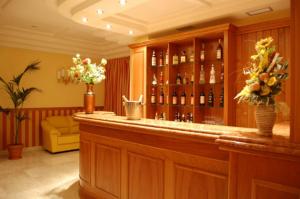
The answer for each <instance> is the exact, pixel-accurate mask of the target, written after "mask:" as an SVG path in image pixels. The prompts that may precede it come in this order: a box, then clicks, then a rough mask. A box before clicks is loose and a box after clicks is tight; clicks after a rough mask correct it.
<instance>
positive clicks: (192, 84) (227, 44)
mask: <svg viewBox="0 0 300 199" xmlns="http://www.w3.org/2000/svg"><path fill="white" fill-rule="evenodd" d="M234 31H235V27H234V26H232V25H230V24H225V25H219V26H215V27H210V28H205V29H199V30H197V31H192V32H189V33H182V34H177V35H172V36H168V37H165V38H160V39H156V40H150V41H148V42H145V43H142V44H134V45H131V46H130V47H131V48H132V49H133V50H132V51H133V52H135V51H136V50H137V49H141V46H143V47H144V48H145V51H144V52H145V53H146V56H145V60H144V61H145V62H144V65H141V64H140V63H134V62H135V61H133V62H132V65H133V66H132V67H133V68H137V67H142V66H143V67H144V70H145V71H146V74H145V76H143V77H142V76H139V79H140V80H142V79H143V82H144V83H145V90H144V92H145V96H146V99H145V101H146V107H145V110H146V117H147V118H152V119H154V118H155V117H158V118H164V119H167V120H172V121H174V120H175V119H176V118H177V119H178V118H180V119H181V120H192V121H193V122H197V123H213V124H225V125H234V124H235V112H234V111H233V110H234V103H233V102H232V101H233V100H232V99H233V97H234V95H235V93H234V91H233V90H232V89H230V85H229V84H231V83H232V74H233V71H234V64H233V62H234V61H235V46H234V45H235V42H234V41H235V40H234V35H233V34H234ZM219 41H220V45H221V47H222V53H221V54H220V55H221V56H220V57H219V58H217V48H218V46H219ZM202 50H203V51H204V57H202V58H204V59H202V58H201V51H202ZM202 54H203V53H202ZM131 57H132V59H134V60H136V57H137V55H136V53H132V54H131ZM176 60H178V61H177V62H176ZM201 67H202V68H203V69H204V71H201V73H204V76H205V82H202V81H201V82H200V70H201ZM212 67H213V68H214V70H215V72H214V73H215V75H214V76H215V83H210V81H209V79H210V72H211V70H212ZM212 73H213V72H212ZM179 77H180V78H179ZM178 79H180V80H179V81H178ZM201 79H202V78H201ZM135 84H137V81H132V88H133V87H135ZM132 92H135V91H132ZM210 92H211V93H212V94H213V104H209V103H208V101H209V100H208V99H209V95H210ZM162 93H163V97H162ZM200 93H201V94H203V93H204V95H205V103H204V104H200ZM184 95H185V97H183V98H184V99H185V102H184V103H183V102H182V100H181V96H184ZM173 96H176V98H177V103H174V102H173ZM151 98H152V101H151ZM154 98H155V100H154ZM192 98H193V100H192ZM192 101H193V102H192ZM178 116H179V117H178Z"/></svg>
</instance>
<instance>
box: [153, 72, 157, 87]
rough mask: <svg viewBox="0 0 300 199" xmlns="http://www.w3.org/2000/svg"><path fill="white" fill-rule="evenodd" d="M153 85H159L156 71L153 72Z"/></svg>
mask: <svg viewBox="0 0 300 199" xmlns="http://www.w3.org/2000/svg"><path fill="white" fill-rule="evenodd" d="M152 85H153V86H155V85H157V78H156V75H155V73H153V78H152Z"/></svg>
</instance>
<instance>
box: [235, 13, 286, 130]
mask: <svg viewBox="0 0 300 199" xmlns="http://www.w3.org/2000/svg"><path fill="white" fill-rule="evenodd" d="M269 36H271V37H272V38H273V39H274V42H273V43H274V45H275V46H276V50H277V51H278V52H279V53H280V56H283V57H284V59H285V60H287V61H288V62H289V63H290V57H291V52H290V39H291V38H290V25H289V20H288V19H286V20H276V21H272V22H266V23H261V24H254V25H249V26H245V27H239V28H238V31H237V35H236V46H237V51H236V53H237V55H236V57H237V60H236V71H235V72H234V75H233V78H232V79H235V81H234V83H235V85H236V86H235V88H234V89H232V90H234V93H238V92H239V91H240V90H241V89H242V88H243V87H244V85H245V80H246V79H247V78H248V76H245V75H243V68H245V67H248V66H249V64H250V56H251V55H253V54H255V53H256V52H255V48H254V47H255V44H256V42H257V41H258V40H260V39H262V38H265V37H269ZM290 67H291V66H290ZM289 70H290V69H289ZM290 96H291V85H290V80H287V82H286V83H285V84H284V85H283V92H282V93H281V95H280V96H278V98H277V99H278V100H279V101H282V102H286V103H287V105H288V106H290V105H291V98H290ZM232 101H234V100H233V99H232ZM254 113H255V106H249V105H248V104H247V103H241V104H237V105H236V126H241V127H255V126H256V124H255V116H254ZM287 120H289V117H284V116H283V115H282V114H281V113H279V114H278V118H277V122H282V121H287Z"/></svg>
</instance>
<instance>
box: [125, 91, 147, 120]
mask: <svg viewBox="0 0 300 199" xmlns="http://www.w3.org/2000/svg"><path fill="white" fill-rule="evenodd" d="M122 97H123V106H124V107H125V113H126V117H127V119H128V120H140V119H141V117H142V106H143V103H142V96H141V97H140V99H139V100H138V101H129V100H127V98H126V97H125V96H122Z"/></svg>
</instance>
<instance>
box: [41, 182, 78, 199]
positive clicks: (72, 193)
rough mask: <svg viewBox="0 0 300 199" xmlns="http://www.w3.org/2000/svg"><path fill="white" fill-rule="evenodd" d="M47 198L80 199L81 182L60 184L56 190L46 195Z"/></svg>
mask: <svg viewBox="0 0 300 199" xmlns="http://www.w3.org/2000/svg"><path fill="white" fill-rule="evenodd" d="M44 196H45V198H53V199H80V197H79V181H78V179H72V180H70V181H68V182H66V183H63V184H59V185H58V186H57V187H56V188H54V189H52V190H51V191H49V192H48V193H46V194H45V195H44Z"/></svg>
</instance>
